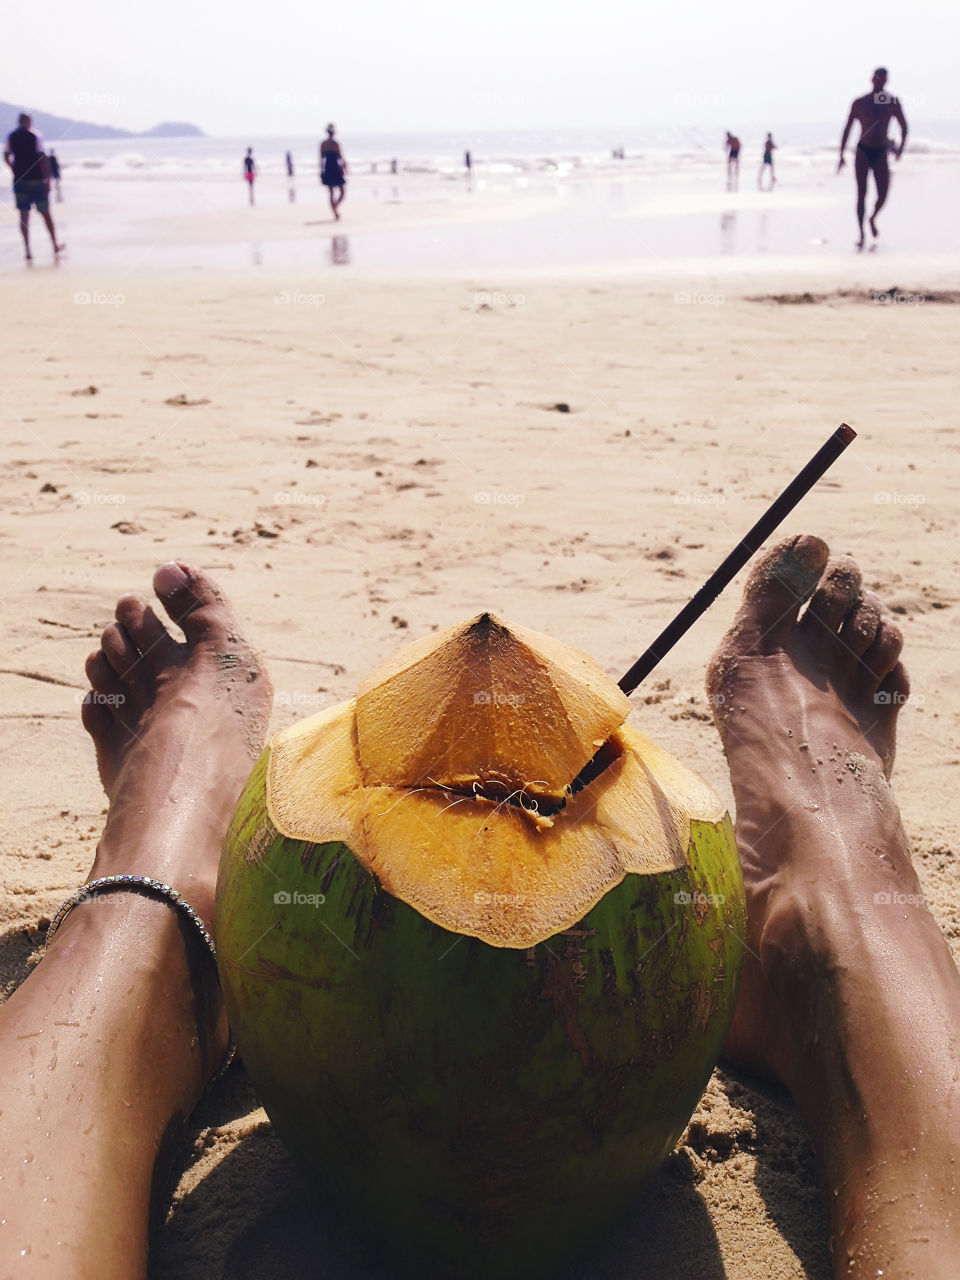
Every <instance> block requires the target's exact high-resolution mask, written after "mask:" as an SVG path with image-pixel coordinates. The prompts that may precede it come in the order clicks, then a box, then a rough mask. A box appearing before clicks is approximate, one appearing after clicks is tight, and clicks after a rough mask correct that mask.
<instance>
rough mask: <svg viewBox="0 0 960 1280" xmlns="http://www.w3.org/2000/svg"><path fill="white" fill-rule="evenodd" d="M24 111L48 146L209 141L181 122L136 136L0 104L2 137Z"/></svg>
mask: <svg viewBox="0 0 960 1280" xmlns="http://www.w3.org/2000/svg"><path fill="white" fill-rule="evenodd" d="M21 111H27V112H29V113H30V116H31V117H32V119H33V123H34V126H35V128H37V129H39V130H40V132H41V133H42V134H43V138H44V141H45V142H60V141H62V140H63V139H65V138H69V139H70V140H71V141H73V140H74V139H75V140H76V141H78V142H82V141H85V140H89V139H104V138H204V137H206V134H205V133H204V132H203V130H202V129H198V128H197V126H196V125H195V124H183V123H181V122H180V121H173V122H170V121H166V122H164V123H163V124H155V125H154V126H153V128H152V129H145V130H144V131H143V133H134V132H132V131H131V130H130V129H115V128H114V127H113V126H112V125H109V124H87V123H85V122H84V121H83V120H69V119H67V117H66V116H54V115H51V114H50V113H49V112H47V111H33V110H31V108H30V107H29V106H17V105H15V104H14V103H12V102H0V134H2V135H3V137H4V138H5V137H6V136H7V134H8V133H9V132H10V131H11V129H15V128H16V127H17V117H18V116H19V115H20V112H21Z"/></svg>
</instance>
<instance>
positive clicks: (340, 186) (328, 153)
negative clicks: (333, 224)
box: [320, 124, 347, 222]
mask: <svg viewBox="0 0 960 1280" xmlns="http://www.w3.org/2000/svg"><path fill="white" fill-rule="evenodd" d="M335 133H336V128H335V126H334V125H332V124H328V125H327V136H326V137H325V138H324V140H323V141H322V142H321V143H320V181H321V182H322V183H323V185H324V186H325V187H326V188H327V190H328V191H329V192H330V209H331V212H332V213H333V216H334V217H335V218H336V220H337V221H338V222H339V221H340V206H341V205H342V204H343V198H344V196H345V195H346V194H347V176H346V175H347V162H346V160H344V158H343V153H342V152H341V150H340V143H339V142H337V140H336V138H335V137H334V134H335ZM338 193H339V194H338Z"/></svg>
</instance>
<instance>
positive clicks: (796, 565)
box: [732, 535, 828, 653]
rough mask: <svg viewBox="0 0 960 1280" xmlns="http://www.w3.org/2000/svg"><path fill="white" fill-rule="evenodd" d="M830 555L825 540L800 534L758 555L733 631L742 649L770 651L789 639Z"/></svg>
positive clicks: (759, 651)
mask: <svg viewBox="0 0 960 1280" xmlns="http://www.w3.org/2000/svg"><path fill="white" fill-rule="evenodd" d="M827 556H828V548H827V545H826V543H825V542H821V540H820V539H819V538H811V537H808V536H806V535H801V536H799V537H795V538H788V539H787V540H786V541H785V542H780V543H778V544H777V545H776V546H775V547H773V548H771V550H769V551H767V552H766V553H765V554H764V555H762V556H761V557H760V558H759V560H758V561H757V562H756V564H755V565H754V567H753V570H752V572H751V574H750V577H749V579H748V580H747V585H746V588H745V590H744V595H743V605H742V606H741V608H740V612H739V613H738V615H737V620H736V623H735V624H734V630H733V633H732V636H733V637H735V639H736V643H737V646H738V647H739V648H740V649H741V651H742V652H745V653H749V652H755V653H770V652H772V651H774V650H776V649H781V648H783V647H784V646H785V645H786V644H787V643H788V642H789V639H790V635H791V632H792V630H793V627H794V626H795V624H796V621H797V614H798V613H799V611H800V607H801V605H802V604H803V602H804V601H805V600H806V599H807V598H808V597H809V595H810V593H811V592H812V591H813V589H814V587H815V586H816V585H817V583H818V582H819V581H820V576H821V574H822V573H823V569H824V565H825V564H826V563H827Z"/></svg>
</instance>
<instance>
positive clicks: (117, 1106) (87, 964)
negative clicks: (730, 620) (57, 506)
mask: <svg viewBox="0 0 960 1280" xmlns="http://www.w3.org/2000/svg"><path fill="white" fill-rule="evenodd" d="M153 589H154V592H155V593H156V596H157V598H158V600H159V602H160V605H161V606H162V609H163V612H164V613H166V615H167V617H168V618H169V620H170V622H171V623H172V624H173V626H174V627H175V628H176V629H177V630H178V631H182V634H183V639H182V640H181V639H179V638H175V636H174V635H173V634H171V631H170V630H169V629H168V627H167V626H166V625H165V624H164V623H163V622H162V621H161V617H160V614H159V611H156V612H155V610H154V607H153V606H152V605H151V604H148V602H147V601H146V600H145V599H144V598H143V597H142V596H125V597H124V598H123V599H121V600H120V602H119V603H118V605H117V609H116V622H114V623H112V624H111V625H110V626H109V627H107V629H106V631H104V633H103V637H102V639H101V642H100V647H99V648H98V650H97V651H96V653H92V654H91V655H90V657H89V658H88V660H87V677H88V679H89V681H90V685H91V690H90V692H89V693H88V694H87V700H86V702H85V703H84V706H83V723H84V726H85V728H86V729H87V732H88V733H89V734H90V735H91V737H92V739H93V744H94V747H95V749H96V753H97V763H98V765H99V769H100V777H101V779H102V781H103V785H104V788H105V790H106V792H107V795H108V797H109V801H110V808H109V812H108V814H107V819H106V825H105V828H104V831H103V835H102V836H101V839H100V843H99V845H98V847H97V854H96V859H95V861H94V865H93V870H92V872H91V876H93V877H99V876H105V875H110V874H124V873H127V874H130V873H133V874H141V875H146V876H153V877H158V878H160V879H162V880H163V881H165V882H167V883H168V884H171V885H174V886H175V887H176V888H177V889H178V890H180V891H181V892H182V893H183V895H184V897H185V898H186V899H187V901H189V902H190V903H191V904H192V906H193V907H194V908H195V909H196V911H197V913H199V916H200V917H201V918H202V920H203V921H204V922H205V924H206V926H207V928H208V929H209V928H212V927H213V903H214V890H215V884H216V875H217V864H218V861H219V856H220V846H221V843H222V841H223V837H224V834H225V832H226V828H227V824H228V822H229V820H230V815H231V813H232V811H233V807H234V805H235V804H236V801H237V798H238V796H239V795H240V791H241V789H242V787H243V785H244V782H245V780H246V778H247V775H248V773H249V771H250V769H251V767H252V765H253V762H254V760H255V759H256V756H257V754H258V753H259V750H260V748H261V745H262V743H263V740H264V736H265V733H266V729H267V721H268V718H269V714H270V707H271V703H272V697H271V689H270V683H269V679H268V677H267V675H266V672H265V670H264V668H263V665H262V663H261V662H260V660H259V659H258V657H257V655H256V653H255V652H254V651H253V649H252V648H251V647H250V646H249V645H248V644H247V643H246V642H245V641H244V639H243V636H242V633H241V632H240V630H239V628H238V626H237V623H236V620H235V619H234V617H233V614H232V612H231V610H230V607H229V605H228V603H227V602H226V600H225V599H224V596H223V594H222V593H221V592H220V591H219V590H218V588H217V587H216V585H215V584H214V583H213V582H212V581H211V580H210V578H208V577H207V575H206V574H205V573H203V572H201V571H200V570H198V569H196V568H194V567H193V566H191V565H188V564H184V563H182V562H176V563H175V562H171V563H169V564H165V565H163V566H162V567H161V568H160V569H159V570H158V572H157V573H156V575H155V576H154V579H153ZM901 645H902V637H901V635H900V632H899V631H898V629H897V626H896V623H895V622H894V620H893V618H892V617H891V616H890V615H889V614H888V613H886V612H885V611H884V610H883V608H882V605H881V602H880V601H879V600H878V599H877V597H876V596H875V595H874V594H873V593H872V592H870V591H865V590H864V589H863V586H862V583H861V579H860V571H859V570H858V568H857V566H856V564H855V562H854V561H853V560H851V559H850V558H849V557H848V556H841V557H837V558H835V559H830V558H828V552H827V547H826V546H825V545H824V543H823V542H821V541H820V540H819V539H818V538H809V537H795V538H790V539H788V540H787V541H785V542H782V543H780V544H779V545H778V546H776V547H773V548H772V549H771V550H769V551H767V552H766V553H765V554H763V555H762V556H761V557H759V559H758V562H757V564H756V565H755V567H754V570H753V572H752V573H751V575H750V578H749V580H748V582H747V585H746V591H745V595H744V601H743V605H742V607H741V609H740V612H739V614H738V615H737V618H736V620H735V622H734V625H733V627H732V628H731V630H730V632H729V633H728V635H727V637H726V639H725V640H724V641H723V642H722V644H721V645H720V648H719V650H718V652H717V654H716V655H715V657H714V659H713V661H712V663H711V664H710V670H709V672H708V675H707V683H708V688H709V690H710V693H711V694H712V695H713V702H714V704H715V706H716V707H717V708H718V727H719V730H720V735H721V738H722V740H723V745H724V750H725V751H726V755H727V760H728V762H729V765H730V774H731V779H732V781H733V790H734V796H735V798H736V806H737V842H738V845H739V848H740V855H741V860H742V863H743V873H744V881H745V884H746V890H747V938H746V942H747V956H746V964H745V967H744V973H743V983H742V988H741V992H740V1000H739V1004H738V1006H737V1013H736V1018H735V1021H734V1025H733V1029H732V1031H731V1034H730V1037H729V1039H728V1041H727V1046H726V1052H727V1055H728V1056H729V1057H730V1058H732V1059H734V1060H735V1061H736V1062H738V1063H739V1064H740V1065H741V1067H743V1068H744V1069H746V1070H750V1071H753V1072H757V1073H762V1074H764V1075H769V1076H776V1077H778V1078H779V1079H780V1080H781V1081H782V1082H783V1083H784V1084H785V1085H786V1086H787V1088H789V1089H790V1091H791V1092H792V1094H793V1096H794V1098H795V1100H796V1103H797V1106H798V1107H799V1108H800V1110H801V1112H802V1114H803V1116H804V1118H805V1120H806V1122H807V1124H808V1125H809V1127H810V1130H811V1132H812V1134H813V1138H814V1142H815V1144H816V1148H817V1158H818V1161H819V1166H820V1176H821V1180H822V1182H823V1188H824V1202H825V1205H826V1209H827V1213H828V1216H829V1220H830V1232H831V1244H832V1248H833V1258H834V1268H835V1272H836V1275H837V1277H838V1280H840V1278H842V1280H868V1277H870V1278H871V1280H872V1278H873V1277H876V1276H879V1275H882V1276H885V1277H891V1280H893V1278H895V1280H908V1278H909V1277H913V1278H915V1280H956V1276H957V1258H958V1257H960V1195H958V1192H957V1187H956V1179H957V1166H956V1163H955V1161H956V1154H957V1151H958V1150H960V1097H958V1092H957V1083H956V1082H957V1074H958V1068H960V1050H958V1031H957V1028H958V1027H960V974H958V972H957V969H956V967H955V966H954V963H953V960H952V959H951V955H950V950H949V947H948V945H947V943H946V941H945V940H944V938H943V935H942V934H941V933H940V931H939V929H938V928H937V925H936V922H935V920H934V918H933V916H932V915H931V913H930V912H929V911H928V909H927V908H926V906H925V905H924V902H923V895H922V894H921V892H920V886H919V883H918V880H917V875H916V872H915V871H914V869H913V866H912V864H911V861H910V848H909V844H908V841H907V837H906V835H905V834H904V831H903V827H902V826H901V824H900V817H899V814H898V812H897V805H896V801H895V799H894V795H893V791H892V790H891V788H890V784H889V781H888V779H889V776H890V772H891V769H892V767H893V756H894V748H895V742H896V722H897V713H898V711H899V710H900V707H901V705H902V704H903V702H904V701H905V699H906V697H907V695H908V692H909V685H908V682H907V676H906V672H905V671H904V668H903V665H902V664H901V662H900V649H901ZM228 659H229V661H227V660H228ZM721 694H722V697H721V696H720V695H721ZM108 901H109V902H110V904H111V905H110V906H91V905H89V904H81V905H79V906H77V907H76V908H75V909H74V910H72V911H70V913H69V914H68V915H67V916H66V917H65V918H64V920H63V924H62V926H61V928H60V930H59V932H58V933H57V934H56V937H55V938H54V939H53V941H52V942H51V945H50V947H49V948H48V950H47V952H46V955H45V956H44V958H43V959H42V960H41V961H40V963H39V964H38V965H37V966H36V967H35V968H34V969H32V970H31V972H30V974H29V976H28V977H27V978H26V979H25V981H24V982H23V983H22V984H21V986H20V987H19V988H18V989H17V990H16V991H15V992H14V993H13V995H12V996H11V997H10V998H9V1000H8V1001H7V1002H6V1004H4V1005H2V1006H0V1112H2V1114H3V1144H2V1147H0V1276H2V1277H7V1276H16V1278H17V1280H79V1278H80V1277H92V1276H96V1277H97V1278H98V1280H143V1277H144V1276H145V1275H146V1267H147V1247H148V1230H149V1220H150V1217H149V1209H150V1200H151V1192H152V1191H154V1190H155V1189H156V1186H157V1185H158V1184H159V1174H160V1173H161V1172H162V1168H163V1163H164V1160H165V1159H169V1156H170V1152H171V1150H172V1149H173V1148H174V1146H175V1144H176V1141H177V1138H178V1135H179V1134H180V1133H181V1132H182V1125H183V1122H184V1121H185V1119H186V1117H187V1116H188V1115H189V1113H190V1112H191V1111H192V1110H193V1108H194V1107H195V1106H196V1103H197V1101H198V1100H199V1098H200V1095H201V1093H202V1091H203V1088H204V1085H205V1083H206V1082H207V1081H208V1080H209V1079H210V1077H211V1076H212V1075H213V1073H214V1070H215V1068H216V1066H217V1063H218V1061H219V1060H220V1058H221V1057H222V1055H223V1053H224V1050H225V1048H226V1045H227V1025H226V1016H225V1014H224V1011H223V1002H222V999H221V996H220V991H219V987H218V985H217V978H216V970H215V968H214V966H213V964H212V963H211V959H210V955H209V952H208V951H207V950H206V949H205V947H204V945H203V944H202V943H201V942H200V941H199V939H198V935H197V930H196V929H195V928H194V926H193V925H192V924H187V923H185V922H184V920H183V915H182V912H179V911H177V910H175V909H174V908H172V907H171V906H170V904H169V903H168V902H165V901H162V900H158V899H157V897H156V895H152V896H151V895H148V894H143V893H135V892H117V893H114V894H112V895H110V898H109V899H108ZM891 904H896V905H891ZM244 1225H245V1224H244V1222H243V1220H242V1219H241V1218H239V1217H238V1220H237V1222H236V1229H237V1232H238V1234H239V1233H240V1232H241V1231H242V1230H243V1228H244ZM314 1261H315V1260H314ZM311 1274H312V1272H311Z"/></svg>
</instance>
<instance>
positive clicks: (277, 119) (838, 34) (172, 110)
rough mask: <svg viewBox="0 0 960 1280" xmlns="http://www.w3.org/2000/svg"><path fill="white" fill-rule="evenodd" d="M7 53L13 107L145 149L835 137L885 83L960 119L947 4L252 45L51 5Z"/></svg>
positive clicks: (179, 0) (821, 0)
mask: <svg viewBox="0 0 960 1280" xmlns="http://www.w3.org/2000/svg"><path fill="white" fill-rule="evenodd" d="M865 22H868V24H869V29H865ZM40 32H42V33H43V35H42V40H41V38H40V37H39V35H38V33H40ZM5 34H6V36H7V39H6V41H5V42H4V45H5V52H6V54H7V58H6V61H7V63H8V64H9V63H10V61H11V57H10V54H11V51H13V52H15V53H16V54H17V55H18V56H17V58H16V63H15V65H14V66H10V65H7V66H6V67H4V75H3V84H4V95H3V96H4V97H6V98H9V99H10V100H12V101H18V102H21V103H22V105H23V106H25V107H28V108H32V109H34V110H43V111H49V112H52V113H54V114H57V115H62V116H69V117H72V118H75V119H82V120H86V121H89V122H91V123H96V124H108V125H114V126H117V127H120V128H127V129H132V130H140V129H147V128H149V127H151V126H152V125H155V124H157V123H159V122H160V121H166V120H176V121H188V122H190V123H192V124H196V125H197V126H199V127H200V128H201V129H203V130H204V131H205V132H206V133H208V134H210V135H211V136H214V137H237V136H241V135H249V136H251V137H253V136H270V135H272V134H277V133H283V132H286V133H302V134H309V133H316V132H317V130H318V128H320V127H321V126H322V124H324V123H326V121H327V120H328V119H334V120H335V121H336V122H337V124H338V126H339V127H340V128H341V130H343V131H349V132H352V133H355V134H370V133H384V132H388V131H389V132H393V133H408V132H436V133H441V132H447V131H450V130H459V131H464V132H468V133H477V132H483V131H484V130H488V131H491V132H492V131H503V130H509V129H538V128H544V129H564V128H602V129H609V130H612V131H613V132H614V133H615V132H616V131H617V130H618V129H627V128H660V127H666V126H669V125H676V126H680V127H684V126H691V125H696V126H702V125H704V123H705V121H707V120H710V121H711V122H715V123H716V125H717V126H718V127H726V126H727V125H728V124H729V126H730V127H734V128H736V127H738V121H744V120H750V121H754V120H759V119H769V120H771V121H775V120H795V121H800V120H803V121H807V122H809V123H824V124H826V123H829V122H835V123H836V125H837V128H838V129H839V128H840V127H841V126H842V123H843V117H844V114H845V112H846V110H847V108H848V106H849V103H850V101H851V99H852V98H853V97H855V96H856V95H858V94H861V93H865V92H867V91H868V90H869V88H870V73H871V71H872V70H873V68H874V66H876V65H878V64H883V65H886V66H888V67H889V69H890V83H889V88H890V91H891V92H892V93H896V94H898V95H899V96H900V97H901V98H902V99H903V101H904V105H905V109H906V112H907V116H908V118H909V117H910V116H911V114H912V115H913V116H915V117H919V118H925V119H930V120H933V119H942V120H956V119H958V118H960V84H958V80H957V77H956V74H955V71H954V68H953V61H954V56H955V55H954V49H955V47H956V42H957V37H958V35H960V9H958V8H956V7H954V8H953V9H951V10H946V9H944V8H942V7H940V6H939V5H938V3H937V0H918V3H917V4H916V5H915V6H914V7H913V9H911V10H905V9H904V8H903V6H901V5H896V6H895V5H894V4H893V3H892V2H890V0H882V2H881V3H879V4H876V5H874V6H871V9H870V10H869V13H868V12H867V11H866V10H865V9H864V10H863V11H857V12H853V11H852V10H849V9H846V8H845V9H842V10H841V9H838V7H837V6H835V5H834V4H832V3H828V0H812V3H811V4H809V5H808V6H807V7H806V8H805V10H804V11H803V14H802V16H801V17H798V18H796V19H792V20H790V22H789V24H788V22H787V21H785V20H784V19H783V18H782V17H781V11H776V21H772V20H771V17H770V10H769V7H768V6H766V5H764V4H762V3H760V0H741V3H740V4H739V5H737V6H736V7H734V8H728V9H726V10H723V11H720V10H718V9H714V8H711V9H709V10H701V9H700V8H698V7H697V6H692V5H683V4H678V5H672V6H670V7H669V8H668V9H665V10H664V11H661V12H658V13H657V15H656V18H655V19H646V20H645V19H644V17H643V15H642V14H641V13H639V12H638V11H637V10H636V9H634V8H630V7H628V6H627V5H626V4H623V3H618V2H615V0H597V3H595V4H594V5H593V6H592V7H591V8H590V9H589V11H584V10H582V9H581V8H579V7H576V8H575V7H574V6H573V5H571V4H565V5H560V6H557V5H556V4H554V5H551V6H549V7H548V6H547V5H546V4H545V3H543V0H529V2H528V4H527V5H526V6H524V7H522V8H521V7H520V6H518V5H516V4H515V3H509V2H508V0H489V3H488V4H487V5H486V6H485V7H484V9H483V10H482V11H481V10H476V11H473V10H470V9H469V8H468V7H461V8H459V9H452V8H451V7H450V6H448V5H446V4H441V3H438V0H425V2H424V3H421V4H420V5H419V6H418V7H417V9H416V10H415V11H413V12H410V11H407V12H403V11H401V10H399V9H397V8H396V6H394V5H392V4H389V3H387V0H367V2H366V3H363V4H359V5H356V6H354V7H352V8H350V9H344V10H342V11H338V12H336V13H335V14H334V15H333V16H332V17H330V18H328V19H327V20H326V21H324V20H323V19H322V18H321V17H320V16H318V15H317V14H316V13H311V12H306V11H303V10H301V9H300V8H298V7H297V6H295V5H294V4H293V3H292V0H274V3H273V4H272V5H271V7H270V10H269V22H266V21H261V22H259V23H258V24H256V25H254V24H252V23H249V22H238V21H237V20H236V16H235V10H234V9H233V8H232V7H228V6H227V5H226V4H225V3H224V2H223V0H211V3H209V4H208V5H206V6H203V7H201V6H196V5H195V4H193V3H188V0H169V3H168V5H167V6H166V8H165V10H164V12H163V22H162V24H161V23H159V22H157V21H155V20H154V21H151V20H150V19H149V17H148V16H146V15H145V14H144V13H143V12H142V11H139V10H135V9H131V8H130V7H129V6H128V5H126V3H121V0H102V3H100V4H99V6H98V8H97V16H96V20H95V21H91V20H90V18H89V15H86V16H84V15H81V14H78V13H75V12H71V11H66V12H65V11H64V10H63V8H62V6H61V5H60V4H59V3H56V2H55V0H35V3H34V4H32V5H31V6H30V8H29V9H26V8H21V9H19V10H16V11H14V12H13V13H11V14H10V15H8V18H7V22H6V27H5ZM41 50H42V55H43V56H42V59H40V58H39V57H34V56H31V55H32V54H33V51H41ZM24 53H26V56H24ZM385 126H387V128H385Z"/></svg>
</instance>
